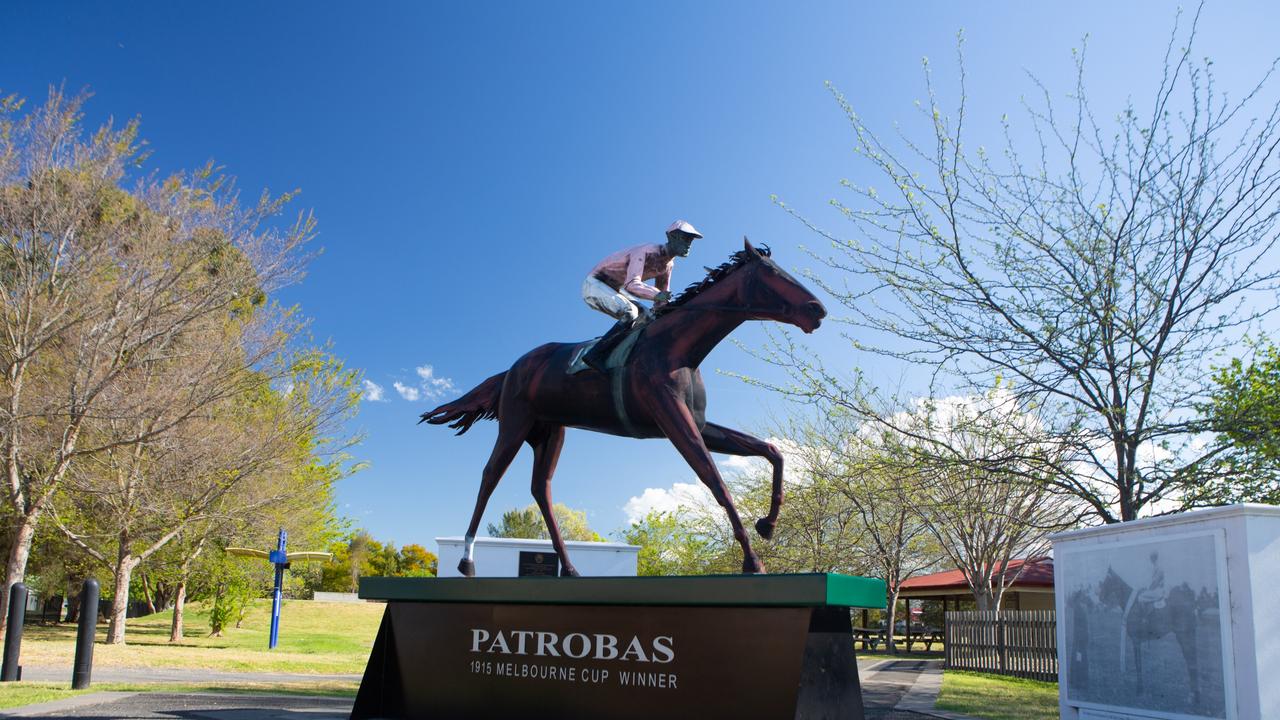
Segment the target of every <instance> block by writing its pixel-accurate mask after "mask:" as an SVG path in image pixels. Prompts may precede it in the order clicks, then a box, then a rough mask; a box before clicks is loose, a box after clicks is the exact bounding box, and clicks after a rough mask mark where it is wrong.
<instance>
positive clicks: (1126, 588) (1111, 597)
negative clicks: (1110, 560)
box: [1098, 567, 1133, 608]
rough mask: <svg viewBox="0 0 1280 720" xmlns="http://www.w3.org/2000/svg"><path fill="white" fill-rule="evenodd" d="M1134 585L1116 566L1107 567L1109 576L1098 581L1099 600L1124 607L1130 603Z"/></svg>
mask: <svg viewBox="0 0 1280 720" xmlns="http://www.w3.org/2000/svg"><path fill="white" fill-rule="evenodd" d="M1132 593H1133V587H1132V586H1131V585H1129V583H1127V582H1125V581H1124V578H1122V577H1120V575H1119V574H1118V573H1117V572H1116V571H1115V569H1114V568H1110V567H1108V568H1107V576H1106V577H1104V578H1103V579H1102V581H1101V582H1099V583H1098V602H1100V603H1102V604H1103V605H1110V606H1111V607H1118V608H1124V606H1125V605H1127V604H1128V603H1129V595H1130V594H1132Z"/></svg>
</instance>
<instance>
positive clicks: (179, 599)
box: [169, 575, 187, 643]
mask: <svg viewBox="0 0 1280 720" xmlns="http://www.w3.org/2000/svg"><path fill="white" fill-rule="evenodd" d="M186 607H187V578H186V576H185V575H184V576H183V577H182V579H181V580H179V581H178V591H177V592H176V593H174V596H173V622H172V623H170V625H169V642H171V643H176V642H182V611H183V610H185V609H186Z"/></svg>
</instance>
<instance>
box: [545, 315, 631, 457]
mask: <svg viewBox="0 0 1280 720" xmlns="http://www.w3.org/2000/svg"><path fill="white" fill-rule="evenodd" d="M647 324H648V322H647V321H644V320H642V321H641V322H638V323H636V324H635V325H633V326H632V327H631V329H629V330H627V332H626V334H624V335H623V336H622V338H621V339H619V340H618V343H617V344H616V345H614V346H613V350H612V351H610V353H609V356H608V357H607V358H605V362H604V367H605V370H606V371H608V373H609V390H610V394H611V395H612V396H613V414H614V416H615V417H616V418H618V422H619V423H620V424H621V425H622V427H623V429H624V430H625V431H626V434H627V435H629V436H631V437H643V435H641V434H640V433H639V432H637V430H636V427H635V425H634V424H633V423H632V422H631V417H630V416H629V415H628V414H627V403H626V399H625V397H624V394H623V381H624V376H625V375H626V368H625V367H624V366H625V365H626V364H627V358H629V357H631V351H632V349H634V348H635V346H636V341H637V340H639V339H640V331H641V330H644V326H645V325H647ZM601 337H603V336H601ZM600 339H601V338H594V339H592V340H588V341H586V342H584V343H582V344H581V345H578V346H577V347H575V348H574V349H573V356H572V359H571V360H570V361H569V367H568V368H567V369H566V370H565V374H567V375H575V374H577V373H580V372H582V371H583V370H586V369H587V367H588V366H587V364H586V363H584V362H583V361H582V358H583V357H584V356H585V355H586V354H587V353H588V352H590V350H591V348H593V347H595V345H596V343H598V342H600Z"/></svg>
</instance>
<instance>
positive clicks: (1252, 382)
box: [1184, 338, 1280, 505]
mask: <svg viewBox="0 0 1280 720" xmlns="http://www.w3.org/2000/svg"><path fill="white" fill-rule="evenodd" d="M1249 349H1250V351H1251V356H1252V357H1251V358H1249V359H1247V360H1246V359H1245V358H1239V357H1236V358H1232V359H1231V361H1230V362H1229V363H1228V364H1227V365H1225V366H1223V367H1220V368H1218V369H1217V370H1216V371H1215V372H1214V374H1213V384H1214V389H1213V393H1212V394H1211V395H1210V398H1209V400H1208V402H1206V403H1204V404H1202V405H1201V407H1200V410H1201V415H1202V417H1203V418H1204V423H1205V427H1206V429H1208V430H1210V431H1211V432H1213V433H1216V439H1215V442H1214V444H1213V446H1212V447H1213V448H1214V449H1215V450H1217V451H1219V453H1220V454H1219V455H1218V456H1217V457H1216V458H1215V462H1214V466H1213V467H1214V469H1215V470H1216V471H1217V472H1216V473H1214V474H1213V476H1212V477H1211V478H1210V479H1208V480H1207V481H1206V480H1205V479H1204V478H1203V477H1195V478H1190V479H1189V482H1187V483H1186V495H1185V496H1184V504H1187V505H1200V504H1212V505H1221V504H1228V503H1237V502H1260V503H1268V504H1272V505H1275V504H1280V348H1277V347H1276V345H1275V344H1274V343H1272V342H1271V341H1269V340H1267V339H1265V338H1264V339H1261V340H1254V341H1251V342H1250V343H1249Z"/></svg>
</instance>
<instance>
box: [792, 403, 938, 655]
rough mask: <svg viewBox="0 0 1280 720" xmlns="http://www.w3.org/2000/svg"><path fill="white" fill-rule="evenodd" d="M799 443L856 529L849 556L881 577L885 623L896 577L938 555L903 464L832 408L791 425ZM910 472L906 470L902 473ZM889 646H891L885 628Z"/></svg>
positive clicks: (896, 590)
mask: <svg viewBox="0 0 1280 720" xmlns="http://www.w3.org/2000/svg"><path fill="white" fill-rule="evenodd" d="M792 432H793V434H794V435H795V436H796V437H800V438H803V440H801V441H799V443H798V444H799V445H800V446H801V447H803V448H805V450H804V451H803V452H804V455H805V456H806V462H805V465H806V466H807V467H808V468H810V471H811V472H812V473H813V474H814V475H817V476H819V477H822V478H823V480H824V482H826V483H829V484H830V485H832V486H834V487H837V488H839V490H840V492H841V494H842V495H843V498H844V501H845V503H847V505H848V507H850V508H851V509H852V510H853V512H854V514H855V518H856V523H857V526H858V527H859V528H860V529H861V535H860V537H859V542H858V544H857V546H856V548H855V550H854V554H855V556H856V557H857V558H858V559H859V561H860V563H861V564H862V566H863V567H864V568H866V571H865V572H866V573H867V574H871V575H874V576H875V577H879V578H883V579H884V581H885V593H886V597H885V601H886V608H887V616H886V627H889V628H892V627H893V626H894V623H895V621H896V614H897V606H898V596H899V594H900V593H901V592H902V583H903V582H905V581H906V580H908V579H910V578H911V577H913V576H915V575H917V574H919V573H922V572H925V571H926V570H930V569H932V568H935V567H936V566H937V565H938V564H939V561H940V559H941V557H942V550H941V549H940V548H939V547H938V545H937V542H936V541H935V539H934V535H933V534H931V533H930V530H929V526H928V525H927V524H926V523H925V522H923V521H922V520H921V518H920V515H919V514H918V512H917V507H916V506H917V504H918V502H919V501H918V499H916V498H915V497H913V494H912V493H911V492H910V485H909V484H908V483H904V482H903V478H904V474H903V469H904V468H903V465H904V463H901V462H894V461H893V460H892V457H891V456H890V455H888V454H887V453H886V448H885V447H883V446H877V445H876V444H874V443H872V442H869V441H868V439H867V438H866V437H865V425H864V424H863V423H862V422H861V421H859V420H857V419H856V418H855V417H853V416H852V415H851V414H850V413H848V412H846V411H842V410H841V409H839V408H835V409H833V410H831V411H829V412H823V413H821V414H819V415H817V416H815V417H813V418H812V419H810V420H807V421H805V422H803V423H801V424H800V426H799V427H798V428H796V429H794V430H793V431H792ZM906 476H908V477H909V476H910V472H908V473H907V474H906ZM887 641H888V649H889V652H896V651H897V648H896V645H895V640H894V638H893V633H892V632H889V633H888V634H887Z"/></svg>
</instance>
